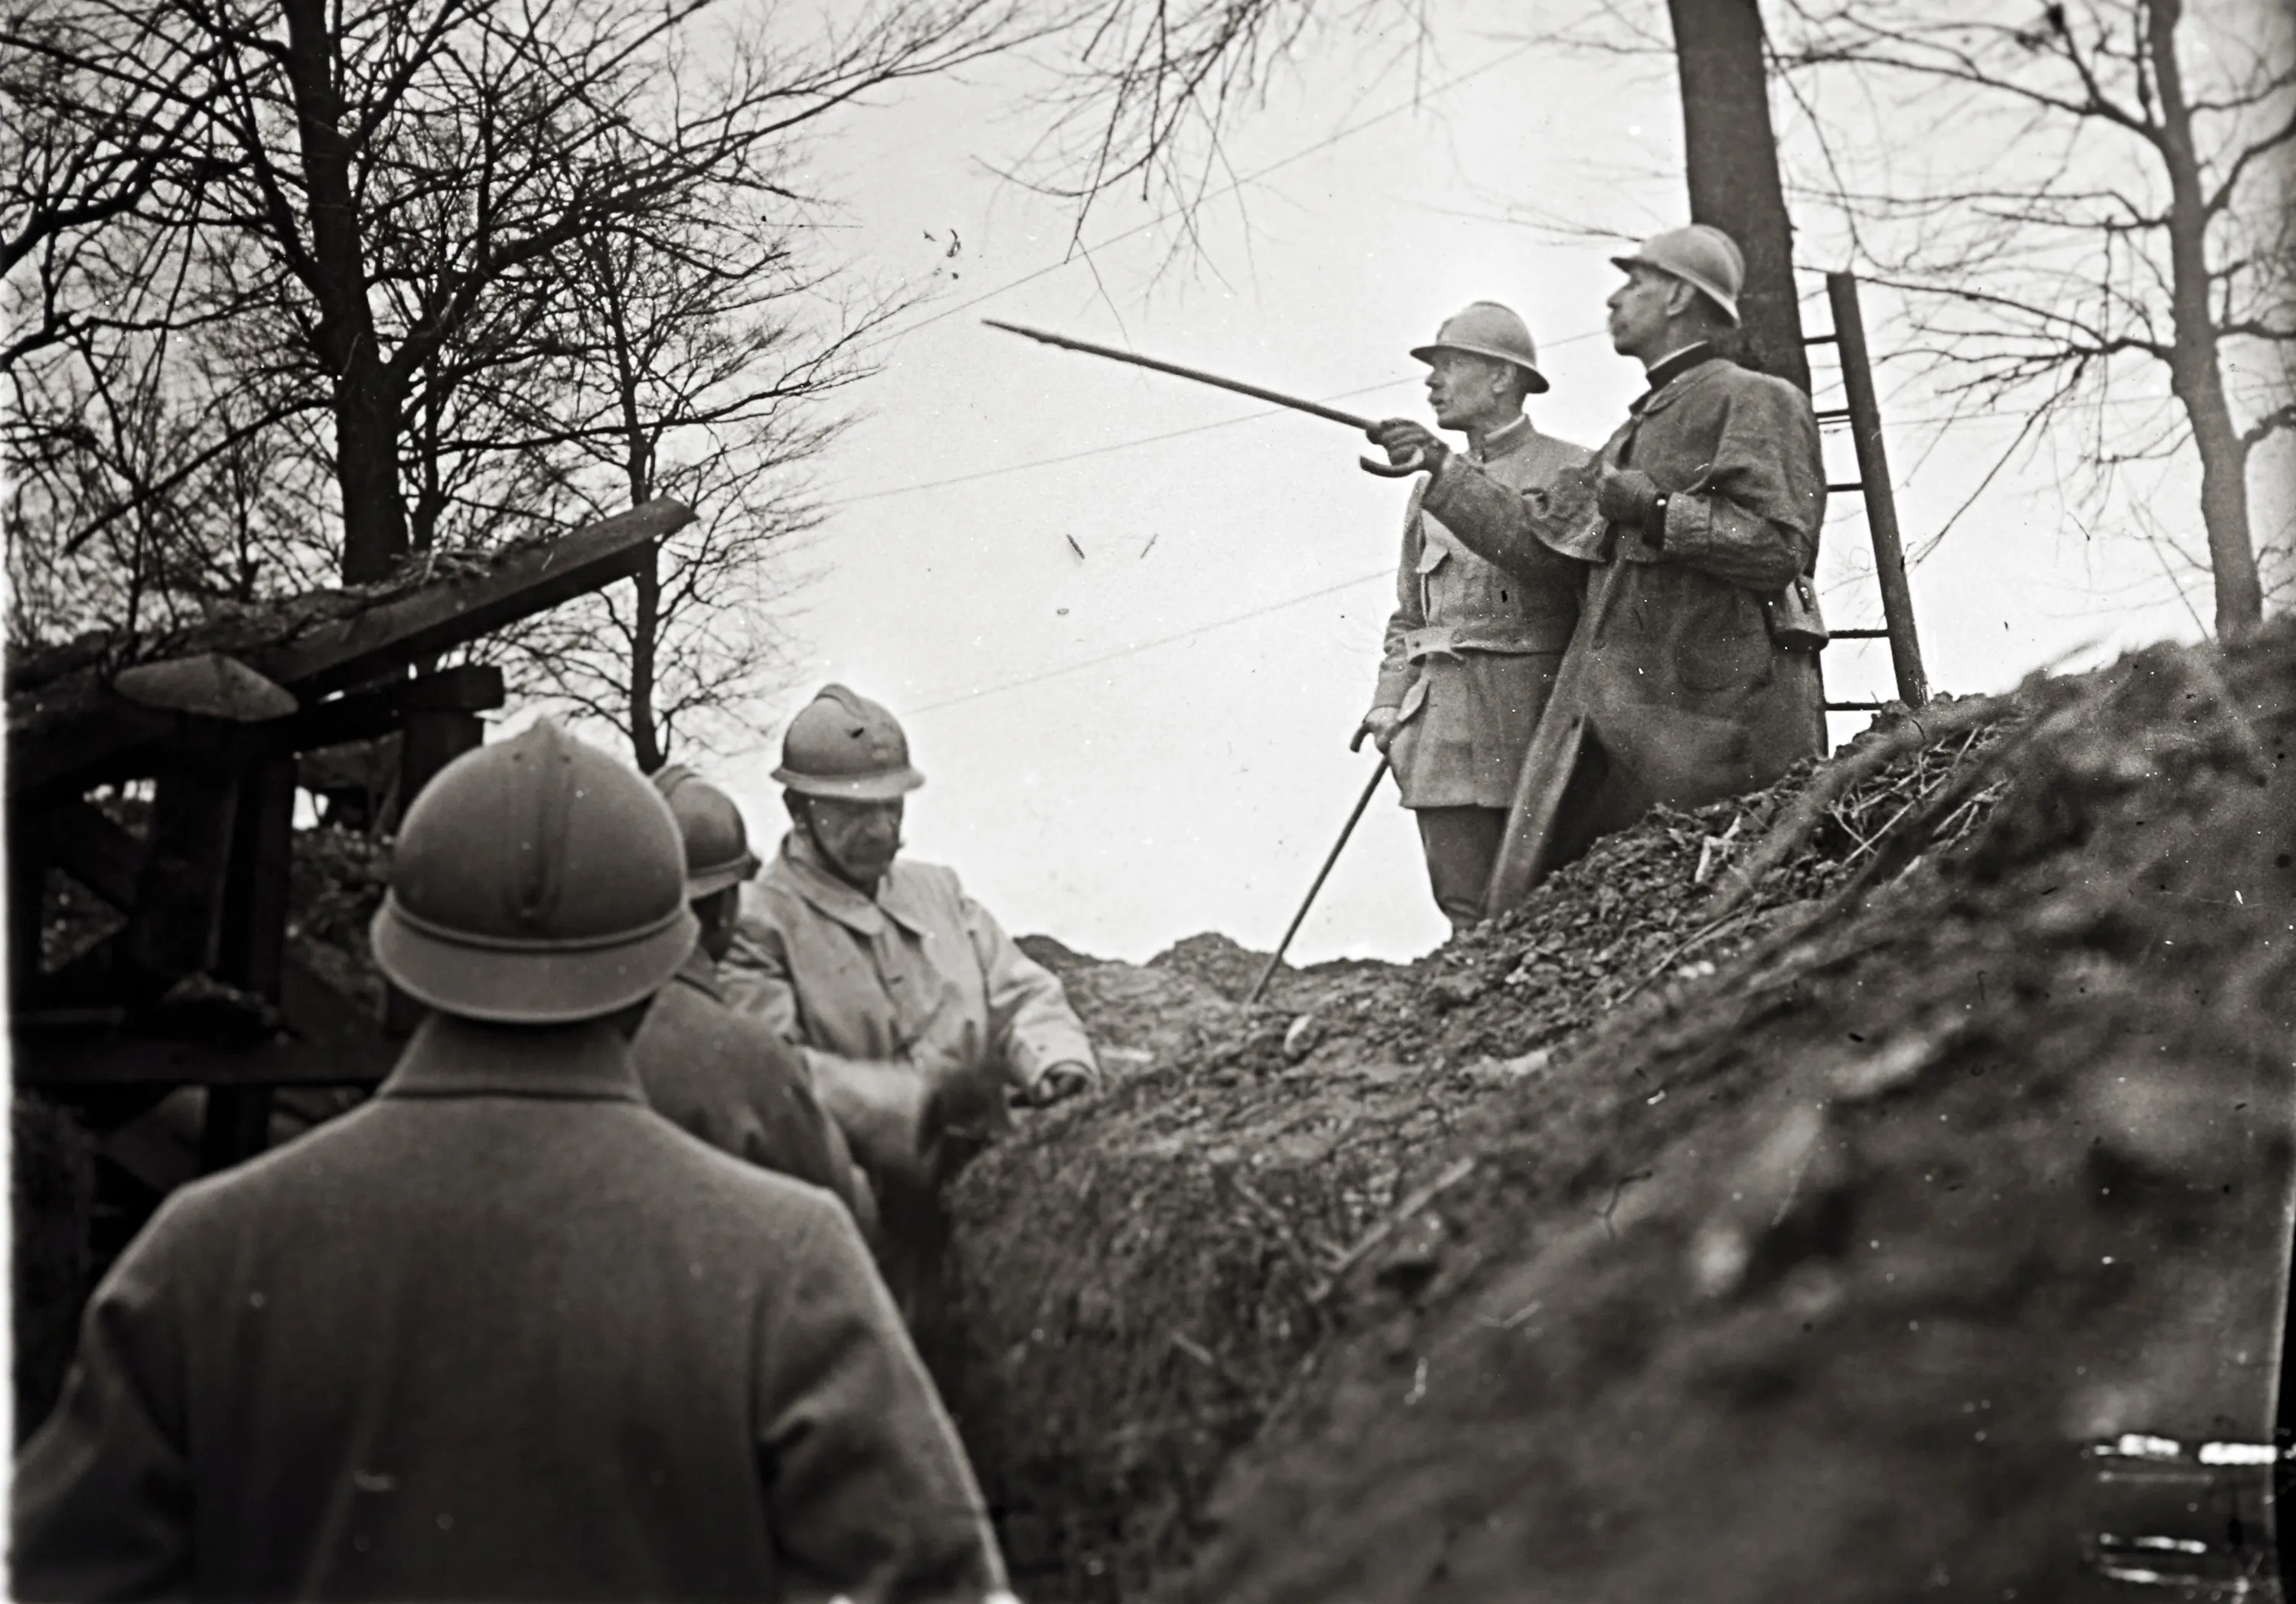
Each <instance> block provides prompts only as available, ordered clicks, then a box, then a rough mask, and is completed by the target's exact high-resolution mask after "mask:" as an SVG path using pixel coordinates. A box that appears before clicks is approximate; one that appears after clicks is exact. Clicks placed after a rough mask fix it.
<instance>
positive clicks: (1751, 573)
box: [1372, 225, 1825, 856]
mask: <svg viewBox="0 0 2296 1604" xmlns="http://www.w3.org/2000/svg"><path fill="white" fill-rule="evenodd" d="M1613 260H1614V261H1616V263H1617V264H1618V266H1620V268H1621V269H1622V270H1623V271H1624V272H1625V273H1626V274H1627V282H1625V283H1624V284H1622V285H1621V286H1620V288H1619V290H1618V291H1616V293H1614V294H1613V295H1611V298H1610V302H1609V305H1610V330H1611V344H1612V345H1613V346H1614V347H1615V348H1617V349H1618V351H1619V352H1620V354H1621V355H1624V356H1632V357H1634V358H1636V360H1637V361H1639V362H1641V363H1642V364H1643V365H1644V369H1645V372H1646V376H1647V378H1648V381H1649V389H1647V390H1646V391H1645V392H1644V395H1643V396H1642V397H1641V398H1640V399H1639V400H1637V401H1636V402H1635V403H1634V404H1633V406H1632V409H1631V412H1630V413H1629V415H1628V419H1627V421H1626V422H1624V423H1623V424H1621V425H1620V428H1619V429H1618V430H1617V432H1615V433H1614V434H1612V435H1611V438H1610V440H1609V442H1608V443H1607V444H1605V445H1604V446H1603V449H1602V451H1601V453H1600V454H1599V455H1598V457H1597V460H1596V461H1595V462H1594V463H1593V464H1592V465H1591V466H1590V468H1589V469H1587V470H1584V471H1579V472H1577V473H1573V474H1569V475H1565V476H1563V477H1562V478H1561V479H1557V480H1556V481H1554V483H1551V484H1548V485H1544V486H1538V487H1529V488H1525V487H1518V486H1515V485H1511V484H1507V483H1504V482H1502V481H1501V480H1500V479H1497V478H1496V477H1495V476H1493V475H1491V474H1489V473H1488V472H1486V471H1483V470H1482V469H1481V468H1480V466H1479V465H1478V464H1476V463H1475V462H1472V461H1468V460H1464V459H1462V458H1461V457H1460V456H1458V455H1457V454H1453V453H1450V452H1447V450H1446V449H1445V447H1444V445H1443V442H1442V441H1441V440H1439V439H1438V438H1436V437H1435V436H1434V435H1433V434H1432V433H1431V432H1430V431H1429V430H1426V429H1424V428H1423V427H1421V426H1420V425H1418V424H1416V423H1414V422H1411V421H1407V420H1396V421H1390V422H1385V423H1382V424H1380V425H1378V426H1377V427H1376V428H1375V429H1374V430H1373V431H1372V438H1374V439H1375V440H1377V441H1378V442H1379V443H1380V444H1381V445H1382V446H1385V447H1386V448H1387V449H1388V451H1389V452H1390V455H1391V456H1393V457H1395V458H1396V459H1398V460H1410V458H1411V456H1412V454H1414V453H1418V454H1421V456H1423V457H1424V458H1426V459H1428V460H1432V461H1434V462H1436V463H1437V466H1436V468H1435V471H1434V472H1433V474H1432V475H1431V478H1430V479H1429V481H1428V484H1427V487H1426V490H1425V493H1424V495H1423V496H1422V498H1421V499H1422V504H1423V506H1424V507H1425V508H1426V509H1427V510H1428V511H1430V512H1432V513H1433V514H1435V515H1436V516H1437V517H1439V518H1440V519H1441V520H1443V522H1444V524H1445V525H1446V527H1447V528H1449V529H1450V530H1451V531H1452V533H1453V534H1455V535H1456V536H1458V538H1459V539H1460V540H1461V541H1462V542H1463V543H1464V544H1466V545H1468V546H1470V547H1472V549H1473V550H1475V551H1477V552H1480V553H1482V554H1483V555H1484V556H1486V557H1488V558H1489V559H1490V560H1491V561H1494V562H1497V564H1499V565H1500V566H1501V567H1502V568H1505V569H1508V570H1509V571H1510V572H1514V573H1520V574H1523V575H1526V576H1529V575H1533V574H1538V573H1542V572H1544V571H1546V564H1547V563H1548V561H1549V560H1550V559H1551V557H1552V556H1553V554H1554V553H1555V552H1562V553H1565V554H1567V555H1570V556H1572V557H1579V558H1586V559H1588V560H1591V561H1595V563H1597V564H1599V565H1600V566H1599V567H1598V568H1597V569H1595V573H1594V575H1593V577H1592V578H1591V579H1590V581H1589V584H1588V586H1587V601H1586V606H1585V610H1584V615H1583V617H1582V618H1581V621H1580V624H1579V633H1578V636H1577V638H1576V641H1575V642H1574V643H1573V646H1572V648H1571V652H1572V656H1573V657H1574V658H1577V657H1579V656H1580V655H1581V654H1583V655H1584V658H1585V661H1584V663H1583V664H1582V665H1578V666H1577V667H1578V668H1579V669H1580V670H1583V671H1582V672H1574V673H1573V674H1571V675H1566V683H1568V684H1570V686H1571V689H1570V692H1569V693H1568V694H1567V695H1566V694H1558V696H1557V697H1556V699H1555V700H1554V703H1553V704H1552V705H1551V706H1550V707H1549V708H1548V710H1547V713H1546V718H1547V719H1548V720H1549V721H1550V722H1551V721H1554V720H1556V719H1558V718H1561V719H1568V720H1570V721H1571V722H1572V727H1573V732H1574V740H1573V741H1571V742H1570V746H1569V748H1568V750H1570V751H1571V752H1573V753H1574V754H1575V761H1574V762H1573V763H1572V765H1571V768H1570V773H1569V774H1568V776H1567V777H1566V778H1567V790H1565V793H1564V794H1565V798H1566V808H1567V813H1568V815H1569V816H1568V817H1567V818H1566V819H1565V820H1564V821H1563V822H1562V825H1561V826H1560V827H1559V828H1560V831H1561V833H1562V836H1563V837H1565V838H1568V840H1567V842H1566V845H1565V846H1564V847H1563V850H1562V854H1561V855H1564V856H1567V855H1569V854H1570V850H1572V849H1574V848H1575V847H1583V845H1584V843H1585V841H1586V840H1587V839H1591V838H1592V836H1594V835H1595V834H1597V833H1600V832H1602V831H1608V830H1615V829H1620V828H1623V827H1624V826H1625V825H1627V824H1629V823H1631V822H1634V820H1635V819H1636V818H1638V817H1639V816H1640V815H1641V814H1643V813H1644V812H1645V811H1646V810H1647V809H1648V808H1649V807H1650V806H1651V805H1652V804H1653V803H1655V802H1669V803H1674V804H1677V805H1680V806H1692V805H1695V804H1698V803H1702V802H1707V801H1711V800H1713V799H1715V798H1719V797H1725V796H1730V795H1734V794H1735V793H1738V792H1742V791H1747V790H1757V789H1759V788H1760V787H1762V786H1764V785H1767V784H1768V783H1769V782H1772V781H1773V780H1775V779H1776V778H1777V777H1778V776H1779V775H1780V774H1781V773H1784V772H1785V770H1786V769H1788V768H1790V767H1792V765H1793V764H1794V763H1795V762H1796V761H1798V760H1799V759H1800V758H1802V757H1808V756H1810V755H1812V754H1814V753H1816V752H1818V751H1819V750H1820V749H1822V747H1823V745H1824V735H1825V726H1824V723H1823V720H1824V713H1823V709H1822V708H1821V705H1820V704H1821V701H1822V696H1821V693H1820V690H1819V683H1818V674H1817V659H1816V651H1817V648H1818V647H1819V646H1820V645H1822V644H1823V642H1824V639H1825V635H1824V629H1823V626H1822V625H1820V624H1819V623H1818V621H1817V618H1816V598H1815V595H1814V593H1812V592H1811V590H1810V588H1809V575H1810V573H1811V571H1812V569H1813V568H1814V566H1815V564H1816V558H1817V539H1818V529H1819V526H1820V525H1821V524H1822V523H1823V521H1824V520H1825V471H1824V464H1823V462H1822V461H1821V459H1820V456H1819V451H1818V436H1817V423H1816V416H1815V415H1814V413H1812V412H1811V409H1810V403H1809V397H1808V396H1806V395H1804V394H1803V393H1802V392H1801V391H1800V389H1797V388H1796V387H1795V386H1793V385H1792V384H1791V383H1789V382H1787V381H1784V380H1783V379H1777V378H1774V377H1771V376H1770V375H1767V374H1764V373H1758V372H1751V371H1750V370H1748V369H1746V368H1744V367H1742V366H1740V365H1739V364H1737V363H1736V362H1734V361H1733V360H1732V359H1731V358H1730V357H1729V356H1726V354H1725V353H1724V352H1723V351H1722V350H1721V349H1719V348H1718V343H1717V342H1718V341H1719V340H1722V339H1723V337H1724V336H1726V334H1727V333H1728V332H1729V331H1731V330H1733V329H1734V328H1735V327H1736V325H1737V323H1738V307H1737V296H1738V291H1739V290H1740V289H1741V288H1742V287H1743V282H1744V278H1745V260H1744V258H1743V255H1742V254H1741V253H1740V251H1739V250H1738V247H1737V245H1736V243H1735V242H1734V241H1732V240H1731V239H1730V238H1729V236H1728V235H1726V234H1725V233H1722V232H1721V231H1720V230H1719V229H1716V228H1711V227H1708V226H1706V225H1692V226H1691V227H1688V228H1679V229H1675V230H1672V231H1670V232H1669V233H1661V234H1659V235H1657V236H1655V237H1653V238H1652V239H1651V240H1649V241H1646V242H1645V243H1644V245H1643V247H1642V248H1641V249H1640V250H1637V251H1636V252H1635V253H1634V254H1633V255H1631V256H1626V257H1619V258H1613ZM1566 702H1567V703H1568V705H1567V706H1566V705H1565V704H1566ZM1544 744H1545V743H1544V742H1542V745H1544ZM1557 783H1558V784H1562V783H1563V780H1562V779H1561V778H1559V779H1558V781H1557Z"/></svg>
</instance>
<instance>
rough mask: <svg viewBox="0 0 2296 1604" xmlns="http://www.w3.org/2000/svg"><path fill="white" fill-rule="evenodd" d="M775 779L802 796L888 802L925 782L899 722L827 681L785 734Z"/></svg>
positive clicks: (868, 701) (871, 702)
mask: <svg viewBox="0 0 2296 1604" xmlns="http://www.w3.org/2000/svg"><path fill="white" fill-rule="evenodd" d="M774 778H775V779H776V780H778V781H780V782H782V783H783V785H786V786H787V787H789V788H790V790H793V791H796V792H798V793H799V795H801V796H808V797H838V798H844V799H846V800H848V801H854V802H886V801H890V800H891V799H892V798H895V797H898V796H900V795H902V794H903V793H905V792H907V791H913V790H916V789H917V787H919V786H920V785H922V784H923V783H924V782H925V777H924V776H923V775H922V774H920V773H917V771H916V770H914V769H913V768H911V767H910V766H909V738H908V737H907V736H906V735H905V734H903V733H902V732H901V721H900V720H899V719H898V718H895V717H894V716H892V715H891V714H890V713H889V712H887V711H886V710H885V709H884V708H881V707H880V706H878V705H877V704H876V703H875V702H873V701H871V700H869V699H868V698H867V697H865V696H856V695H854V694H853V692H850V691H848V690H847V689H846V688H845V687H844V686H842V685H824V686H823V687H822V688H821V691H820V693H819V694H818V695H816V696H815V698H814V699H813V700H811V701H809V702H808V703H807V704H806V705H805V706H804V707H803V708H799V710H798V716H796V717H795V718H792V719H791V720H790V726H789V730H788V732H786V733H784V734H783V736H782V765H781V767H779V768H777V769H775V771H774Z"/></svg>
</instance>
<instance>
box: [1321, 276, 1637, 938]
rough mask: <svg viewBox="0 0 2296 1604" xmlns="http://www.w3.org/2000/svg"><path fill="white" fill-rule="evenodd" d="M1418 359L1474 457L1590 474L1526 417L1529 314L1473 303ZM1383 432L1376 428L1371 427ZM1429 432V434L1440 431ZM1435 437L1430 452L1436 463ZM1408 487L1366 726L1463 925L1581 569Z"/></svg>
mask: <svg viewBox="0 0 2296 1604" xmlns="http://www.w3.org/2000/svg"><path fill="white" fill-rule="evenodd" d="M1411 354H1412V356H1415V357H1416V358H1418V359H1419V360H1420V361H1422V362H1423V363H1425V364H1427V399H1428V403H1429V405H1431V406H1432V407H1433V409H1434V413H1435V421H1436V423H1437V424H1438V425H1439V427H1441V428H1443V429H1446V430H1456V431H1457V432H1459V433H1462V434H1464V435H1465V436H1466V437H1467V451H1466V457H1467V460H1468V461H1469V462H1472V463H1473V464H1474V465H1475V466H1476V467H1477V468H1478V469H1480V471H1481V472H1482V473H1483V474H1484V475H1485V476H1487V477H1488V479H1489V480H1490V482H1491V483H1493V484H1494V485H1497V486H1503V487H1505V488H1507V489H1508V490H1510V491H1513V492H1515V493H1518V494H1522V493H1529V492H1537V491H1543V490H1545V489H1546V488H1547V487H1551V486H1553V485H1554V484H1556V483H1557V482H1558V481H1560V480H1561V479H1563V478H1564V477H1566V476H1569V475H1572V474H1583V471H1584V470H1585V467H1586V464H1587V462H1588V461H1589V459H1590V458H1591V456H1592V453H1590V452H1588V451H1587V449H1586V448H1585V447H1584V446H1573V445H1571V444H1570V443H1569V442H1568V441H1564V440H1558V439H1555V438H1554V437H1552V436H1550V435H1543V434H1541V433H1539V432H1538V430H1536V429H1534V428H1532V427H1531V424H1530V420H1529V418H1526V417H1525V416H1523V412H1522V406H1523V402H1524V400H1525V398H1526V397H1530V396H1534V395H1538V394H1539V393H1541V392H1543V391H1544V390H1545V389H1546V376H1545V375H1543V374H1542V373H1540V372H1539V371H1538V352H1537V350H1536V349H1535V348H1533V347H1532V345H1531V340H1530V331H1529V329H1527V328H1526V327H1524V326H1523V322H1522V319H1521V318H1520V317H1517V316H1516V315H1514V314H1513V312H1511V311H1509V310H1508V309H1507V308H1506V307H1502V306H1499V305H1498V304H1497V303H1496V302H1493V301H1477V302H1475V303H1474V304H1473V305H1472V306H1471V307H1467V308H1466V310H1464V311H1463V312H1461V313H1460V314H1459V315H1457V316H1456V317H1453V318H1450V319H1448V320H1447V321H1446V322H1445V323H1444V324H1443V326H1442V328H1441V329H1440V330H1439V331H1437V333H1436V336H1435V339H1434V341H1433V343H1432V344H1430V345H1423V346H1420V347H1418V348H1416V349H1415V350H1414V351H1413V352H1412V353H1411ZM1374 438H1376V436H1374ZM1429 438H1432V437H1429ZM1441 454H1442V453H1441V450H1440V448H1438V451H1437V453H1436V454H1435V455H1434V456H1431V457H1430V458H1428V459H1427V460H1429V461H1437V460H1439V458H1440V456H1441ZM1430 482H1431V481H1430V480H1429V479H1424V478H1423V479H1420V480H1419V481H1418V482H1417V483H1415V485H1414V486H1413V487H1412V492H1411V504H1410V507H1409V510H1408V511H1406V512H1405V514H1404V520H1403V561H1402V566H1401V568H1400V569H1399V570H1398V574H1397V576H1396V586H1395V589H1396V607H1395V614H1394V616H1393V617H1392V618H1390V619H1389V620H1388V625H1387V638H1386V644H1385V650H1384V651H1383V653H1382V657H1381V660H1380V669H1379V688H1378V690H1377V691H1376V692H1374V697H1373V701H1372V708H1371V711H1370V712H1368V713H1366V714H1365V715H1364V719H1363V723H1362V724H1361V726H1360V727H1358V728H1357V732H1356V741H1357V742H1358V743H1360V742H1361V741H1362V740H1363V738H1364V737H1365V735H1368V736H1370V737H1371V738H1372V740H1373V741H1376V742H1377V743H1378V745H1379V749H1380V750H1381V751H1382V752H1384V753H1386V754H1387V757H1388V761H1389V762H1390V765H1393V767H1394V769H1395V778H1396V784H1397V786H1398V789H1399V790H1401V791H1402V793H1403V805H1404V806H1406V807H1408V808H1410V809H1412V810H1413V811H1414V812H1415V814H1417V815H1418V820H1419V839H1420V844H1421V846H1422V847H1423V849H1424V850H1425V852H1426V855H1427V879H1428V881H1429V884H1430V885H1431V887H1432V888H1433V890H1434V893H1435V903H1436V905H1437V906H1438V907H1439V908H1440V909H1442V911H1443V916H1444V917H1445V918H1446V919H1448V920H1449V921H1451V929H1452V931H1453V933H1454V934H1456V933H1457V932H1459V931H1461V930H1464V929H1466V928H1467V927H1468V926H1469V925H1472V924H1473V923H1474V922H1475V921H1477V920H1479V919H1480V918H1482V916H1483V892H1484V888H1485V887H1486V885H1487V884H1488V882H1489V880H1490V875H1491V864H1492V863H1493V861H1494V860H1495V859H1496V858H1497V854H1498V849H1499V842H1500V839H1501V838H1502V836H1503V835H1504V833H1505V826H1506V817H1507V806H1508V804H1509V803H1510V802H1511V801H1512V800H1513V796H1514V785H1515V776H1516V773H1517V772H1518V771H1519V770H1520V769H1521V766H1522V758H1523V752H1524V750H1525V749H1527V748H1528V747H1529V745H1530V739H1531V732H1533V731H1534V730H1535V729H1537V728H1538V716H1539V714H1540V713H1541V712H1542V711H1544V710H1545V708H1546V700H1547V693H1548V692H1549V691H1550V690H1551V689H1552V688H1553V687H1554V675H1555V670H1556V668H1557V667H1558V666H1559V665H1560V664H1561V662H1562V650H1563V648H1564V647H1565V646H1567V645H1569V644H1570V630H1571V626H1572V625H1573V624H1575V623H1576V622H1577V621H1578V617H1579V590H1580V587H1581V585H1582V583H1583V577H1584V575H1585V572H1586V564H1585V563H1583V562H1581V561H1579V560H1578V559H1577V558H1575V557H1569V556H1565V555H1563V554H1562V553H1561V552H1554V551H1552V550H1548V549H1546V548H1544V547H1541V548H1538V549H1536V550H1529V549H1527V550H1526V552H1525V553H1524V555H1525V557H1526V558H1527V561H1519V562H1517V563H1515V564H1514V565H1513V569H1512V571H1510V570H1509V569H1501V568H1499V567H1498V566H1497V565H1496V564H1494V563H1492V562H1490V561H1488V560H1487V559H1485V558H1483V557H1480V556H1478V555H1477V554H1476V553H1475V552H1474V551H1472V549H1471V548H1470V547H1468V546H1467V545H1466V544H1464V543H1462V542H1461V540H1460V539H1459V537H1458V536H1456V535H1454V534H1453V533H1452V532H1451V530H1450V529H1449V528H1447V527H1446V526H1445V524H1444V522H1443V520H1441V519H1440V518H1439V517H1438V516H1437V515H1436V514H1435V513H1433V512H1431V511H1429V510H1428V508H1427V506H1426V504H1425V496H1426V491H1427V487H1428V486H1429V484H1430Z"/></svg>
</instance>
